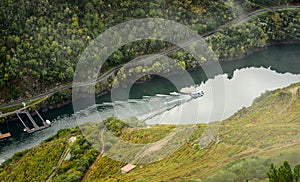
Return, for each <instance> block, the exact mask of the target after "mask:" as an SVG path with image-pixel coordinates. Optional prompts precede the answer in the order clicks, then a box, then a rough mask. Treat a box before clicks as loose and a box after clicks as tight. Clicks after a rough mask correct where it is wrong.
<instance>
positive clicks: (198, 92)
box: [190, 90, 204, 99]
mask: <svg viewBox="0 0 300 182" xmlns="http://www.w3.org/2000/svg"><path fill="white" fill-rule="evenodd" d="M203 95H204V92H203V90H196V91H194V92H191V93H190V96H191V97H192V98H193V99H196V98H198V97H202V96H203Z"/></svg>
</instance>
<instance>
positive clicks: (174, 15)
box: [0, 0, 300, 103]
mask: <svg viewBox="0 0 300 182" xmlns="http://www.w3.org/2000/svg"><path fill="white" fill-rule="evenodd" d="M272 2H273V3H269V1H256V0H251V1H247V0H240V1H223V0H218V1H208V0H205V1H202V0H201V1H200V0H199V1H196V0H195V1H179V0H176V1H169V0H155V1H151V2H148V1H130V0H122V1H101V0H91V1H89V0H84V1H79V0H78V1H77V0H76V1H71V0H67V1H61V0H51V1H48V0H33V1H29V0H17V1H12V0H3V1H1V5H0V6H1V11H0V29H1V32H0V97H1V100H0V103H3V102H8V101H10V100H16V99H20V98H25V97H31V96H34V95H37V94H38V93H42V92H45V91H47V90H49V89H50V88H54V87H56V86H59V85H62V84H67V83H70V82H71V81H72V77H73V73H74V69H75V66H76V63H77V62H78V59H79V56H80V54H81V53H82V51H83V50H84V48H86V47H87V45H88V44H89V42H90V41H91V40H93V39H94V38H96V37H97V35H99V34H100V33H101V32H103V31H104V30H106V29H107V28H109V27H111V26H113V25H116V24H118V23H121V22H124V21H127V20H132V19H136V18H146V17H158V18H165V19H171V20H175V21H177V22H179V23H183V24H185V25H187V26H189V27H190V28H192V29H194V30H195V31H197V32H198V33H199V34H204V33H205V32H210V31H212V30H215V29H217V28H218V27H220V26H221V25H224V24H226V23H228V22H231V21H232V20H234V19H235V18H237V17H238V16H240V15H241V14H243V13H245V12H247V11H253V10H255V9H260V8H263V7H266V6H275V5H276V6H278V5H281V4H286V3H290V4H293V3H297V0H289V1H281V0H278V1H272ZM278 16H279V17H278ZM287 16H292V20H291V19H290V18H287ZM296 16H298V21H299V19H300V18H299V17H300V16H299V15H291V13H290V14H288V15H285V14H282V13H281V14H279V15H274V18H272V17H268V19H267V20H266V21H273V20H274V21H276V22H278V26H277V24H276V27H275V29H276V31H277V32H278V36H276V37H275V38H274V39H276V40H277V39H278V38H280V40H281V37H283V36H284V34H285V32H284V31H285V30H282V31H281V29H280V30H279V28H281V24H282V25H284V27H285V26H290V27H289V28H293V26H292V25H289V24H288V23H289V22H290V21H293V23H297V22H294V19H295V18H296V20H297V17H296ZM271 23H272V22H271ZM254 25H255V23H253V24H252V25H249V26H248V25H246V27H245V30H243V31H242V32H240V29H239V28H238V29H236V28H233V29H231V28H230V29H228V28H225V29H224V31H222V32H221V33H220V34H219V35H217V38H214V37H212V38H210V40H209V41H210V42H211V44H212V47H213V49H215V50H218V52H217V53H218V54H219V56H220V57H226V56H227V55H230V57H234V56H236V55H240V54H243V53H244V52H245V50H247V47H248V45H247V44H250V48H252V47H251V45H252V44H253V42H254V43H256V42H257V41H256V40H251V37H250V41H248V39H245V40H243V42H245V41H246V43H245V45H239V46H231V44H234V42H236V41H240V40H239V37H235V36H231V35H232V34H237V35H238V34H249V32H253V33H251V34H250V35H253V36H256V34H259V33H260V32H262V31H271V32H272V31H273V29H272V27H271V29H270V27H269V25H268V24H265V23H262V25H259V27H260V29H261V30H260V29H259V30H257V28H255V27H253V26H254ZM247 26H248V27H247ZM291 30H292V29H291ZM257 31H259V32H257ZM256 32H257V33H256ZM223 34H224V36H223ZM282 34H283V35H282ZM264 36H267V35H264V34H262V35H259V36H258V39H259V41H258V43H257V44H259V45H257V46H263V45H264V41H267V40H266V38H265V37H264ZM228 37H231V38H235V39H234V40H231V38H228ZM219 38H221V39H222V40H221V41H220V42H218V39H219ZM224 38H226V40H224ZM227 38H228V40H227ZM255 45H256V44H255ZM170 46H171V45H169V44H167V43H165V42H160V41H155V40H142V41H138V42H135V43H132V44H129V45H125V46H123V47H122V48H120V49H119V50H117V51H115V53H114V54H113V55H111V57H110V58H109V60H108V61H107V64H106V65H105V67H104V68H103V71H104V70H107V69H109V68H111V67H113V66H116V65H119V64H121V63H124V62H127V61H129V60H131V59H133V58H135V57H136V56H138V55H144V54H149V53H156V52H159V51H160V50H162V49H167V48H168V47H170ZM175 57H177V58H178V59H179V60H182V59H183V60H184V61H189V60H190V57H189V56H187V57H184V56H182V54H181V53H175ZM187 66H189V64H188V63H187Z"/></svg>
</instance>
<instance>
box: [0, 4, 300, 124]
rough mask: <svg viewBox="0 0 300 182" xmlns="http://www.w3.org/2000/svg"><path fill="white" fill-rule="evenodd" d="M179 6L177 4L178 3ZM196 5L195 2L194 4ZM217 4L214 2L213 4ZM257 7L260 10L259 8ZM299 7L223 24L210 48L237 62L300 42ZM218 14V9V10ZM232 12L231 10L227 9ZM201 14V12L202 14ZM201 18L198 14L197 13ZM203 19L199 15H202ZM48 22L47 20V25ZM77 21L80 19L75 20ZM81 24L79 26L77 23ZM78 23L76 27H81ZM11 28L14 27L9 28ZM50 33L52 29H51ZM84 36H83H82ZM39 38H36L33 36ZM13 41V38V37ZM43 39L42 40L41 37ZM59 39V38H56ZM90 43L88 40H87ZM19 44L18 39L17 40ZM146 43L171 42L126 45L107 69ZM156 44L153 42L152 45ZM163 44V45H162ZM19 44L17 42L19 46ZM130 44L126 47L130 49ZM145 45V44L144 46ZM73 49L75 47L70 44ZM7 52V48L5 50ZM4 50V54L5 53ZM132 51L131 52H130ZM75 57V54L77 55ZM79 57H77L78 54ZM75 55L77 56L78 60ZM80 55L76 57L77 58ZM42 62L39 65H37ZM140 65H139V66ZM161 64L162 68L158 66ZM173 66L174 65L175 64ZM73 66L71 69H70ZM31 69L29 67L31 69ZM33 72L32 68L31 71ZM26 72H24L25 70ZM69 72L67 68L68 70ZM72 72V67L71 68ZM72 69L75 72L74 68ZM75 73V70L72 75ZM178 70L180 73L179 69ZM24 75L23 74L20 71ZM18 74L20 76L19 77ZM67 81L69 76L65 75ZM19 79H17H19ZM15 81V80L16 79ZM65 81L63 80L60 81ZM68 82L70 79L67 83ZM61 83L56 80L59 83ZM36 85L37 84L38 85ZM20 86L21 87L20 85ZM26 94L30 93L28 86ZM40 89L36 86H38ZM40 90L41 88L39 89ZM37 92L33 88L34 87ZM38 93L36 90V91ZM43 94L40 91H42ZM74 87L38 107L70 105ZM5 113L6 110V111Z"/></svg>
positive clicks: (106, 88)
mask: <svg viewBox="0 0 300 182" xmlns="http://www.w3.org/2000/svg"><path fill="white" fill-rule="evenodd" d="M174 6H175V5H174ZM191 6H192V5H191ZM211 6H213V5H211ZM207 8H212V7H210V6H209V5H207ZM253 9H255V8H252V9H251V8H250V9H248V11H253ZM256 9H259V8H258V7H256ZM297 10H298V8H296V9H287V10H270V11H267V12H263V13H261V14H257V15H254V16H253V17H251V18H250V19H249V20H247V21H246V22H242V23H241V24H238V25H233V26H230V27H221V29H220V31H219V32H216V33H215V34H212V35H210V36H208V37H206V38H205V40H206V41H207V42H208V44H209V47H210V48H211V49H212V50H213V51H214V52H215V53H216V54H217V56H218V57H219V60H220V61H234V60H239V59H242V58H244V57H246V56H249V55H251V54H253V53H254V52H257V51H261V50H263V49H266V48H267V47H268V46H270V45H273V44H282V43H300V42H299V39H296V37H300V33H299V32H297V31H296V30H297V26H299V25H300V13H299V11H297ZM216 13H218V12H216ZM226 13H228V12H226ZM216 15H217V14H214V15H211V16H212V17H215V16H216ZM230 15H231V16H232V17H231V18H227V19H226V18H225V20H222V21H221V22H222V23H223V24H224V23H226V22H229V21H230V20H232V19H234V17H235V16H236V15H233V14H230ZM199 16H200V15H199ZM195 17H196V18H197V16H195ZM198 18H199V17H198ZM75 20H77V21H79V20H78V19H76V18H74V17H73V18H72V21H75ZM45 23H46V22H44V25H46V24H45ZM73 23H74V24H76V21H75V22H73ZM77 26H79V25H77ZM77 26H75V25H74V27H73V28H74V29H79V28H80V26H79V27H77ZM217 26H219V25H214V26H205V24H201V27H202V28H203V27H206V28H205V29H203V30H202V29H201V30H199V29H197V31H198V32H199V33H204V32H207V31H209V30H212V28H216V27H217ZM9 28H11V27H9ZM48 33H49V32H48ZM78 38H80V36H79V37H78ZM33 39H35V37H33ZM11 41H13V40H11ZM41 41H42V40H41ZM54 42H55V41H54ZM87 42H88V41H87ZM15 43H17V42H15ZM140 44H142V45H144V44H145V45H147V44H149V46H150V50H149V53H151V52H157V51H159V50H160V51H161V48H162V47H167V48H168V47H170V45H167V44H166V43H163V45H162V42H160V41H154V42H151V41H150V42H147V41H144V42H143V41H142V42H140V43H136V44H133V45H129V47H133V49H132V50H133V51H134V53H132V52H131V54H132V55H130V56H129V55H128V56H129V57H128V56H127V57H126V51H125V52H124V49H125V47H122V49H121V50H118V51H116V52H115V53H114V54H113V55H111V57H110V58H109V60H108V63H107V65H105V66H104V69H108V68H109V67H113V66H116V65H119V64H122V63H123V62H124V61H125V62H126V61H128V60H131V59H132V57H134V56H138V55H139V51H138V50H135V49H136V47H138V46H141V45H140ZM152 44H153V45H152ZM151 45H152V46H154V47H156V48H153V49H152V48H151ZM158 45H160V46H158ZM15 46H16V45H15ZM129 47H126V48H129ZM142 47H145V46H142ZM70 48H71V49H72V47H70ZM2 51H3V50H2ZM10 51H11V50H7V49H6V51H4V52H5V54H6V55H5V57H6V58H5V60H6V61H8V62H9V59H7V58H11V56H9V52H10ZM4 52H2V55H3V54H4ZM127 54H128V53H127ZM73 56H74V55H73ZM75 57H76V56H75ZM75 57H74V59H75ZM170 57H171V58H173V59H175V60H176V61H177V62H178V64H180V65H181V67H182V69H183V70H192V69H195V68H198V67H200V66H201V65H202V64H205V62H208V63H209V61H207V59H206V57H202V58H201V60H202V61H203V62H201V63H198V62H197V61H195V60H194V59H193V57H192V55H190V54H187V53H186V52H184V51H183V50H178V51H176V52H173V53H171V54H170ZM77 59H78V58H76V59H75V60H77ZM20 64H21V63H20ZM37 65H38V64H37ZM28 66H29V67H30V69H31V71H33V70H34V66H33V65H32V64H29V65H28ZM171 66H172V65H155V63H154V64H153V65H151V66H150V67H147V68H146V69H148V70H149V71H153V70H155V69H156V70H157V71H158V72H159V71H162V72H164V71H166V70H168V69H169V68H170V67H171ZM138 67H139V66H138ZM158 67H159V68H158ZM171 68H172V67H171ZM142 69H144V68H143V67H142V68H137V69H135V70H134V71H137V72H138V71H139V70H140V71H141V70H142ZM70 70H71V69H69V71H70ZM27 71H28V70H27ZM29 71H30V70H29ZM21 72H22V75H23V73H24V72H23V71H21ZM64 72H65V70H64ZM67 72H68V70H67ZM71 72H72V71H71ZM0 73H1V71H0ZM73 73H74V69H73V72H72V74H73ZM175 73H176V72H175ZM20 74H21V73H20ZM6 76H7V75H4V79H5V78H6ZM17 77H18V76H17ZM25 78H26V80H29V76H25ZM64 78H65V79H66V80H68V79H67V78H66V76H64ZM126 78H128V73H125V72H122V69H121V70H119V71H118V74H117V75H116V77H110V78H108V80H107V82H101V83H97V84H96V92H97V93H96V94H97V95H102V94H107V93H109V92H110V89H111V87H112V86H116V85H118V84H119V82H120V81H122V80H124V79H126ZM36 79H37V80H38V81H39V80H42V79H43V78H42V77H38V78H36ZM147 79H149V77H148V78H147V77H146V78H143V79H141V80H140V81H139V82H143V81H145V80H147ZM15 81H16V80H15ZM15 81H14V82H15ZM6 82H7V83H11V84H9V85H10V86H8V85H7V84H5V83H4V85H1V84H0V88H1V87H2V88H3V90H2V92H5V93H6V94H8V93H9V94H14V93H15V94H16V95H19V96H17V97H16V98H20V93H19V92H18V91H17V92H15V88H14V89H13V91H10V92H7V89H9V88H10V87H11V86H13V85H14V84H13V83H14V82H10V81H9V79H7V81H6ZM60 83H62V82H60ZM66 83H67V82H66ZM58 84H59V83H56V85H58ZM34 85H35V84H34ZM39 87H43V88H47V87H48V86H45V85H44V86H43V85H40V86H39ZM16 88H18V87H16ZM25 90H27V91H26V93H28V89H25ZM35 90H36V89H35ZM37 90H38V89H37ZM32 91H33V90H32ZM32 93H36V92H32ZM38 93H39V92H38ZM71 94H72V92H71V90H70V89H68V90H64V91H59V92H57V93H55V94H54V95H52V96H50V97H49V98H47V99H46V100H45V101H43V102H41V104H39V105H38V106H35V108H45V107H46V108H47V109H51V108H59V107H62V106H63V105H66V104H69V103H70V102H71ZM0 95H2V96H4V97H3V98H9V96H5V95H3V93H2V94H1V93H0ZM0 112H1V109H0ZM2 113H4V112H2ZM0 119H1V120H2V121H4V120H6V119H5V118H0Z"/></svg>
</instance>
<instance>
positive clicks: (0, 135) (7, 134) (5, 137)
mask: <svg viewBox="0 0 300 182" xmlns="http://www.w3.org/2000/svg"><path fill="white" fill-rule="evenodd" d="M9 137H11V134H10V133H4V134H2V133H0V141H1V140H5V139H8V138H9Z"/></svg>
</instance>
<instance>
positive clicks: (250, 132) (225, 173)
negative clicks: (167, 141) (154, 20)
mask: <svg viewBox="0 0 300 182" xmlns="http://www.w3.org/2000/svg"><path fill="white" fill-rule="evenodd" d="M299 98H300V83H296V84H292V85H290V86H288V87H285V88H282V89H277V90H274V91H268V92H266V93H264V94H262V95H261V96H259V97H258V98H256V99H255V100H254V102H253V104H252V105H251V106H249V107H247V108H242V109H241V110H239V111H237V112H236V113H235V114H234V115H233V116H231V117H230V118H228V119H226V120H224V121H222V124H221V125H220V128H219V132H218V136H216V137H217V139H215V141H212V142H211V143H210V144H209V145H208V146H207V147H205V148H200V146H199V141H198V138H199V137H201V136H202V134H203V131H204V129H205V126H206V125H205V124H197V125H195V130H193V132H192V133H191V135H190V137H189V140H188V141H187V142H186V143H185V144H184V145H182V146H181V147H180V148H178V150H177V151H176V152H174V153H173V154H172V155H171V156H169V157H167V158H164V159H161V160H159V161H156V162H153V163H150V164H137V167H136V169H134V170H133V171H131V172H129V173H127V174H122V173H121V170H120V169H121V167H123V166H124V165H126V163H124V162H121V161H115V160H113V159H110V158H109V157H107V156H105V155H103V154H101V153H100V152H99V151H100V150H96V149H95V148H93V147H92V146H91V145H90V142H89V140H92V139H94V140H92V141H93V142H92V143H93V144H94V146H102V147H104V148H105V149H106V150H108V149H110V150H115V148H114V146H113V145H112V143H111V142H109V141H110V138H107V136H104V138H105V140H107V143H105V144H103V138H102V139H101V137H100V136H101V135H100V133H101V131H99V128H100V129H101V128H102V125H101V124H100V123H94V122H93V123H86V124H85V125H83V126H82V127H81V128H78V127H77V128H72V129H61V130H59V131H58V133H57V134H55V135H53V136H51V137H49V138H48V139H46V140H45V141H43V142H42V143H41V144H39V145H37V146H35V147H33V148H32V149H27V150H24V151H22V152H18V153H16V154H15V155H14V156H13V157H11V158H10V159H8V160H6V161H5V162H4V163H3V164H2V165H0V179H2V180H5V181H18V180H28V181H46V180H47V179H51V181H81V180H82V179H84V180H86V181H91V180H95V181H99V180H100V181H101V180H108V179H111V180H113V179H118V180H124V181H134V180H139V181H158V180H167V181H168V180H171V181H177V180H178V181H208V182H210V181H212V182H213V181H227V180H228V179H231V180H232V181H244V180H246V179H248V180H254V181H266V180H267V179H268V177H270V176H271V177H274V178H276V176H273V175H272V174H273V171H274V170H277V169H276V167H275V166H274V165H276V166H278V165H281V164H282V163H283V162H284V161H289V163H290V164H291V167H294V166H297V164H300V159H299V148H300V145H299V134H298V131H299V112H297V111H298V110H299V107H300V103H299ZM283 111H284V112H283ZM278 112H281V113H282V114H280V115H278ZM128 122H132V123H135V122H136V121H134V120H132V121H128ZM126 123H127V122H124V121H122V120H119V119H117V118H114V117H110V118H107V119H106V120H105V121H104V122H103V124H104V125H105V126H106V128H107V129H108V130H109V131H110V132H111V133H112V134H113V135H115V136H116V137H119V138H120V139H121V140H123V141H128V142H131V143H134V144H146V143H153V142H156V141H159V140H161V139H162V138H165V137H166V135H168V134H170V133H172V131H176V130H177V129H179V128H177V127H175V126H174V125H154V126H152V127H144V128H143V125H141V126H140V127H141V128H138V129H134V128H131V127H130V126H131V125H127V124H126ZM99 124H100V125H99ZM182 127H184V125H182V126H180V128H182ZM82 131H84V133H85V134H84V133H82ZM116 149H118V148H116ZM49 151H51V152H49ZM68 153H69V156H70V157H69V158H67V159H65V156H67V154H68ZM124 155H125V156H126V155H127V154H124ZM150 155H152V154H150ZM64 159H65V160H64ZM285 163H286V162H285ZM41 164H43V165H41ZM166 166H167V167H166ZM182 166H186V167H185V168H182ZM270 166H271V169H270ZM297 168H299V166H298V167H297ZM25 169H26V170H25ZM145 171H147V172H146V173H145ZM241 171H242V172H241ZM295 174H299V171H298V172H297V173H295Z"/></svg>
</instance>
